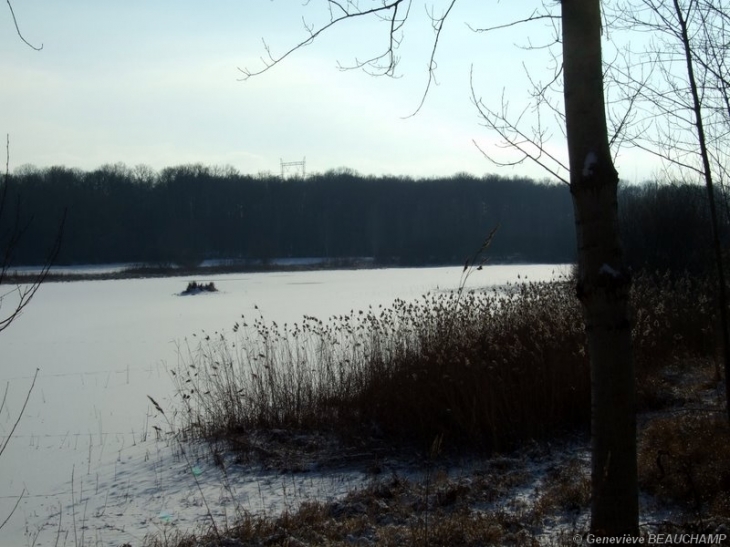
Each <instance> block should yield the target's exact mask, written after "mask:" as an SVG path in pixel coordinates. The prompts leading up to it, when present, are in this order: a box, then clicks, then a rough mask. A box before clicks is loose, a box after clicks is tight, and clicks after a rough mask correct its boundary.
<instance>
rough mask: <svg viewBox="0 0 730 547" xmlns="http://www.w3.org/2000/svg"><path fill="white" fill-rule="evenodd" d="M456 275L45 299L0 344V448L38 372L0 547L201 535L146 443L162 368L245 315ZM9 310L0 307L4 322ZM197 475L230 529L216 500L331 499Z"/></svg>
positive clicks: (361, 304) (441, 281)
mask: <svg viewBox="0 0 730 547" xmlns="http://www.w3.org/2000/svg"><path fill="white" fill-rule="evenodd" d="M567 271H568V268H567V267H565V266H555V265H547V266H546V265H518V266H489V267H485V268H484V270H482V271H478V272H477V271H475V272H474V273H473V274H472V275H471V277H470V278H469V280H468V284H467V286H468V287H471V288H478V287H489V286H493V285H502V284H505V283H507V282H514V281H517V280H518V276H519V278H520V279H525V278H527V279H529V280H533V281H540V280H549V279H552V278H554V277H555V276H557V275H560V274H565V273H567ZM461 273H462V269H461V268H460V267H446V268H418V269H382V270H354V271H353V270H347V271H310V272H295V273H290V272H282V273H260V274H259V273H257V274H228V275H219V276H212V277H208V278H196V279H195V280H196V281H199V282H203V281H204V282H208V281H213V282H215V285H216V286H217V288H218V290H219V292H217V293H210V294H207V293H206V294H199V295H195V296H179V293H180V292H181V291H182V290H183V289H184V288H185V286H186V284H187V281H188V279H187V278H163V279H133V280H118V281H86V282H74V283H48V284H46V285H44V286H43V287H42V288H41V289H40V291H39V292H38V294H37V295H36V297H35V298H34V299H33V301H32V303H31V304H30V305H29V306H28V307H27V308H26V310H25V311H24V312H23V314H22V316H21V317H20V318H18V319H17V320H16V321H15V322H13V324H12V325H11V326H10V327H9V328H8V329H7V330H5V331H4V332H2V333H0V389H2V390H4V389H5V386H6V385H8V386H9V389H8V392H7V398H6V401H5V405H4V407H3V408H2V413H1V414H0V446H2V444H3V443H4V442H5V439H6V438H7V435H8V433H9V431H10V429H11V428H12V426H13V424H14V422H15V419H16V417H17V415H18V413H19V412H20V409H21V407H22V404H23V401H24V399H25V396H26V393H27V390H28V388H29V386H30V384H31V381H32V378H33V375H34V372H35V370H36V369H39V370H40V372H39V374H38V378H37V381H36V385H35V389H34V390H33V392H32V394H31V397H30V401H29V403H28V407H27V409H26V411H25V414H24V416H23V419H22V420H21V422H20V424H19V425H18V427H17V429H16V431H15V433H14V434H13V436H12V439H11V440H10V442H9V444H8V446H7V449H6V451H5V453H3V454H2V457H1V458H0V523H2V521H3V520H4V519H5V518H6V516H7V515H9V514H10V513H11V512H12V509H13V507H14V506H15V505H16V503H17V502H18V498H19V496H21V495H22V498H21V499H20V502H19V504H18V508H17V510H16V511H15V513H14V514H13V515H12V517H11V518H10V520H9V521H8V523H7V524H6V525H5V527H4V528H2V530H0V547H5V546H8V547H11V546H13V547H15V546H22V545H35V546H38V547H40V546H47V545H59V546H62V545H81V544H84V545H122V544H123V543H125V542H130V543H132V544H133V545H138V544H139V542H140V540H141V538H142V537H144V535H145V534H146V533H147V532H155V531H160V530H163V529H165V528H166V527H168V526H180V527H185V526H192V525H195V524H196V523H198V524H199V523H201V522H204V521H203V520H201V517H200V515H205V511H204V508H202V507H200V505H201V504H200V500H199V499H196V496H197V491H196V486H195V484H194V479H193V478H192V477H191V476H190V473H188V472H187V469H188V467H187V466H186V465H185V462H182V461H180V458H178V457H176V456H175V453H176V451H175V450H172V449H171V448H170V447H168V446H166V445H165V443H161V442H156V441H155V440H154V432H153V429H152V426H153V425H155V424H158V425H159V424H160V420H159V417H158V416H157V415H156V413H155V412H154V410H153V409H152V408H151V405H150V403H149V400H148V399H147V396H148V395H150V396H152V397H153V398H154V399H155V400H156V401H158V402H159V403H160V404H161V405H162V407H163V408H165V409H166V411H167V409H171V410H172V409H173V406H174V405H173V401H172V383H171V381H170V378H169V375H168V367H174V366H175V364H176V363H177V348H178V347H179V345H181V344H184V343H185V341H186V340H194V338H193V335H194V334H200V333H201V331H206V332H208V333H213V332H215V331H224V332H230V329H231V327H232V326H233V324H234V323H235V322H236V321H238V320H240V318H241V315H245V316H246V317H248V318H253V317H257V316H258V315H259V312H260V313H261V314H262V315H263V316H264V318H265V319H266V320H267V321H276V322H277V323H279V324H283V323H293V322H298V321H301V319H302V316H303V315H305V314H306V315H311V316H315V317H319V318H320V319H323V320H325V319H328V318H329V317H331V316H333V315H338V314H343V313H346V312H349V311H350V310H359V309H365V308H367V307H368V305H374V306H375V305H378V304H382V305H389V304H390V303H391V302H392V301H393V300H394V299H396V298H401V299H404V300H409V299H415V298H418V297H420V296H421V295H422V294H425V293H427V292H433V291H438V290H452V289H455V288H457V287H458V285H459V282H460V280H461ZM2 289H3V290H2V292H3V293H6V292H7V290H9V289H10V287H7V286H3V287H2ZM11 298H12V295H9V296H6V298H5V302H4V306H7V307H6V308H3V310H4V311H5V312H7V309H9V308H10V305H11V302H10V299H11ZM256 306H257V307H258V310H257V309H256V308H255V307H256ZM0 313H2V310H0ZM0 397H1V395H0ZM195 469H196V475H199V476H200V477H201V481H202V482H204V483H205V485H206V488H210V489H211V490H210V491H209V492H210V495H211V496H213V497H214V498H215V499H216V500H219V499H220V503H219V505H220V506H221V507H219V508H218V509H216V510H215V511H213V512H214V513H215V514H216V515H218V516H220V517H221V518H225V517H226V516H231V513H226V511H225V506H226V504H228V503H230V502H231V500H230V499H228V498H227V497H226V496H234V497H235V498H236V499H235V501H236V502H238V504H239V505H241V506H242V507H244V508H250V509H251V510H261V509H262V508H263V509H267V510H276V509H280V508H281V507H282V505H281V504H282V503H284V502H283V501H282V500H284V499H286V496H284V498H282V496H281V490H282V488H283V489H284V491H286V489H287V488H288V489H289V492H290V495H291V492H292V491H294V492H298V493H299V495H301V496H305V495H323V496H324V495H333V493H336V492H337V485H336V484H333V483H332V482H330V483H327V484H325V483H324V482H323V483H319V484H314V483H313V481H312V480H311V479H307V480H308V481H309V482H308V484H306V485H305V484H303V483H302V484H298V483H297V480H298V479H294V478H291V479H288V480H290V481H292V482H291V484H288V485H287V484H284V483H283V481H284V479H282V478H281V477H274V476H272V477H264V476H257V477H256V478H255V480H254V479H252V478H251V477H248V478H247V477H237V478H235V479H233V480H234V482H235V483H236V484H235V485H233V486H234V488H233V489H231V488H228V489H227V490H226V492H225V493H221V492H220V491H219V490H221V487H220V484H221V481H220V478H219V477H216V476H215V468H212V469H211V468H210V466H209V465H207V464H206V463H205V462H203V461H201V462H200V463H199V464H196V467H195ZM72 477H73V482H72ZM333 480H334V479H333ZM215 489H217V490H215ZM230 490H233V491H230ZM254 492H255V495H254ZM277 493H278V494H277ZM206 497H208V495H206ZM254 497H255V499H253V498H254ZM262 506H263V507H262ZM229 510H230V508H229Z"/></svg>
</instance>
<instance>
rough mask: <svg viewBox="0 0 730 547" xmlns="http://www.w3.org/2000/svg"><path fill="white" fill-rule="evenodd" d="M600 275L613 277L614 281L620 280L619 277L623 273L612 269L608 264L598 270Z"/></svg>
mask: <svg viewBox="0 0 730 547" xmlns="http://www.w3.org/2000/svg"><path fill="white" fill-rule="evenodd" d="M598 273H599V274H608V275H610V276H611V277H613V278H614V279H618V278H619V277H621V272H619V271H618V270H616V269H614V268H612V267H611V266H609V265H608V264H604V265H603V266H601V269H600V270H598Z"/></svg>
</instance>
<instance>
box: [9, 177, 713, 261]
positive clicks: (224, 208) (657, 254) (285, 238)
mask: <svg viewBox="0 0 730 547" xmlns="http://www.w3.org/2000/svg"><path fill="white" fill-rule="evenodd" d="M7 184H8V188H7V191H8V193H7V200H6V207H11V206H13V207H15V211H14V213H13V214H8V213H9V211H7V210H6V214H4V215H2V218H0V233H2V234H7V233H11V232H12V228H13V226H14V225H17V226H19V227H20V228H21V229H22V230H23V233H22V238H21V239H20V244H19V245H17V246H16V248H15V255H14V256H13V262H14V264H16V265H18V264H27V265H32V264H39V263H42V262H43V261H44V260H45V258H46V256H47V252H48V248H49V246H50V245H51V244H52V242H53V238H54V235H55V234H56V232H57V229H58V224H59V221H60V219H61V218H62V216H63V214H64V211H66V216H67V218H66V223H65V227H64V231H63V244H62V247H61V251H60V254H59V256H58V259H57V263H59V264H94V263H116V262H135V263H153V264H164V263H174V264H180V265H185V266H192V265H196V264H198V263H200V262H201V261H203V260H205V259H237V258H243V259H257V260H262V261H267V260H270V259H273V258H302V257H321V258H326V259H341V258H354V257H368V258H372V259H373V260H374V263H375V264H380V265H426V264H429V265H430V264H454V263H463V262H464V260H465V258H466V257H468V256H471V255H473V254H474V253H475V252H476V251H477V250H478V249H479V247H480V245H481V244H482V242H483V241H484V239H485V237H486V236H487V235H488V234H489V232H490V231H491V230H492V229H493V228H494V227H495V226H499V229H498V231H497V233H496V236H495V238H494V240H493V242H492V245H491V247H490V249H489V251H488V254H489V257H490V260H492V261H494V262H516V261H520V262H554V263H558V262H571V261H573V260H574V256H575V236H574V225H573V210H572V204H571V198H570V193H569V190H568V188H567V187H566V186H564V185H555V184H545V183H537V182H535V181H532V180H529V179H525V178H503V177H498V176H494V175H488V176H484V177H481V178H477V177H474V176H471V175H468V174H459V175H455V176H453V177H450V178H433V179H421V180H414V179H411V178H408V177H392V176H386V177H366V176H360V175H357V174H355V173H353V172H351V171H349V170H347V169H340V170H336V171H329V172H327V173H324V174H315V175H312V176H308V177H306V178H304V179H302V178H289V179H282V178H280V177H276V176H271V175H258V176H250V175H242V174H239V173H238V172H236V171H235V170H234V169H232V168H219V167H206V166H202V165H184V166H178V167H171V168H167V169H164V170H162V171H160V172H155V171H153V170H151V169H149V168H146V167H135V168H128V167H126V166H124V165H122V164H117V165H111V166H109V165H107V166H103V167H101V168H99V169H96V170H94V171H90V172H84V171H80V170H76V169H68V168H64V167H51V168H47V169H36V168H32V167H23V168H20V169H18V170H16V171H15V172H14V173H13V174H12V175H11V176H10V177H9V178H8V182H7ZM703 192H704V189H703V188H701V187H697V186H688V185H684V186H655V185H644V186H640V187H628V188H625V189H623V190H622V192H621V196H620V199H621V202H622V203H621V211H622V221H621V222H622V231H623V233H624V240H625V245H626V250H627V252H628V256H629V262H630V263H632V264H634V265H640V264H639V263H641V262H644V261H646V260H651V261H652V266H656V267H671V266H676V265H675V264H673V262H676V261H677V260H678V259H680V258H681V260H682V261H684V263H687V264H689V263H692V264H695V265H697V264H701V263H705V261H706V258H707V257H706V256H705V255H706V253H705V249H706V248H707V244H706V242H707V241H708V237H709V224H708V223H707V218H706V217H707V215H706V197H705V195H704V193H703ZM725 226H727V221H725ZM726 232H727V230H726Z"/></svg>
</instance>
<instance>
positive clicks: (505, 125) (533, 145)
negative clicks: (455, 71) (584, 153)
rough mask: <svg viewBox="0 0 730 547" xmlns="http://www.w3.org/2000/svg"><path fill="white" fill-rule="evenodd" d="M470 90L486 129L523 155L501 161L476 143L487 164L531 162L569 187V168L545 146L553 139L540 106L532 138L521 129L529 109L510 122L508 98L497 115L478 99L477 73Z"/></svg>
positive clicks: (505, 144) (537, 108) (471, 73)
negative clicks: (475, 81) (543, 119)
mask: <svg viewBox="0 0 730 547" xmlns="http://www.w3.org/2000/svg"><path fill="white" fill-rule="evenodd" d="M469 86H470V89H471V96H472V103H473V104H474V106H476V108H477V110H478V112H479V114H480V116H481V117H482V119H483V120H484V125H485V126H487V127H488V128H489V129H491V130H493V131H495V132H496V133H497V134H498V135H499V136H500V138H501V139H502V141H503V142H504V148H511V149H513V150H516V151H518V152H519V154H520V157H519V158H517V159H516V160H513V161H501V160H497V159H495V158H494V157H493V156H491V155H490V154H488V153H487V152H486V151H485V150H484V149H483V148H482V147H480V146H479V145H478V144H477V143H476V141H474V140H472V142H473V143H474V145H475V146H476V147H477V149H478V150H479V151H480V152H481V153H482V155H483V156H484V157H485V158H486V159H487V160H489V161H490V162H491V163H493V164H494V165H498V166H501V167H510V166H515V165H520V164H522V163H524V162H525V161H528V160H529V161H531V162H533V163H535V164H536V165H539V166H540V167H541V168H542V169H544V170H545V171H547V172H548V173H550V175H552V176H553V177H555V178H556V179H557V180H559V181H561V182H563V183H565V184H569V181H568V179H566V178H565V177H564V176H563V175H561V173H560V172H561V171H564V172H568V168H567V167H566V165H565V164H564V163H563V162H561V161H560V160H559V159H558V158H556V157H555V156H553V155H552V154H550V153H549V152H548V151H547V149H546V146H545V145H546V142H547V140H548V139H549V137H548V135H547V134H546V132H545V130H544V129H543V128H542V127H541V125H540V103H539V102H538V103H537V105H536V106H535V111H536V112H537V127H533V128H531V133H532V135H528V134H526V133H525V132H524V131H523V130H522V129H521V128H520V125H521V120H522V117H523V116H524V115H525V113H526V112H527V108H526V109H525V110H523V111H522V113H521V114H520V115H519V116H518V117H517V119H516V120H515V121H510V116H509V114H508V107H509V104H508V103H507V102H506V101H505V100H504V96H503V97H502V111H501V113H497V112H495V111H494V110H492V109H490V108H489V107H487V106H486V105H485V104H484V102H483V101H482V100H481V99H479V98H478V97H477V96H476V91H475V89H474V82H473V70H472V71H471V72H470V75H469ZM528 108H529V107H528Z"/></svg>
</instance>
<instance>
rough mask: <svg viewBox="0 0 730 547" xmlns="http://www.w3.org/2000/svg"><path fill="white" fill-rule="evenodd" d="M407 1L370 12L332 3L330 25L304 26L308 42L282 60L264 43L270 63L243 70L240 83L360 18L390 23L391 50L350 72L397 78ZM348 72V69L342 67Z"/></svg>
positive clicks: (331, 0)
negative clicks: (400, 13) (377, 18)
mask: <svg viewBox="0 0 730 547" xmlns="http://www.w3.org/2000/svg"><path fill="white" fill-rule="evenodd" d="M405 2H406V0H392V1H387V2H385V3H384V4H383V5H382V6H379V7H375V8H370V9H365V10H361V9H359V7H358V6H357V5H356V4H353V3H350V2H348V4H347V6H343V5H342V3H340V2H336V1H334V0H328V4H329V6H330V21H329V22H328V23H326V24H324V25H322V26H321V27H319V28H317V29H315V28H314V27H311V26H309V25H307V24H306V22H305V23H304V27H305V29H306V30H307V34H308V35H309V36H308V37H307V38H305V39H304V40H302V41H300V42H299V43H297V44H296V45H294V46H292V47H291V48H289V49H288V50H287V51H286V52H285V53H283V54H282V55H279V56H274V55H272V54H271V49H270V48H269V46H268V45H267V44H266V42H265V41H264V49H265V50H266V54H267V56H268V59H265V58H262V59H261V60H262V62H263V64H264V67H263V68H261V69H259V70H249V69H248V68H240V67H239V69H238V70H239V71H240V72H241V73H242V74H243V76H242V77H241V78H240V81H245V80H248V79H249V78H251V77H252V76H258V75H260V74H263V73H264V72H267V71H268V70H270V69H271V68H273V67H274V66H276V65H277V64H279V63H280V62H282V61H283V60H284V59H286V58H287V57H289V56H290V55H291V54H292V53H294V52H295V51H298V50H300V49H302V48H303V47H306V46H308V45H310V44H312V43H313V42H314V41H315V40H316V39H317V38H318V37H319V36H320V35H321V34H323V33H324V32H326V31H328V30H329V29H331V28H332V27H334V26H336V25H337V24H339V23H342V22H343V21H347V20H350V19H357V18H360V17H367V16H380V17H383V18H384V20H387V21H390V31H389V40H388V47H387V48H386V50H385V52H383V53H381V54H379V55H376V56H375V57H373V58H371V59H368V60H366V61H357V60H356V61H355V65H354V66H353V67H348V68H363V67H366V66H370V67H373V68H375V69H376V71H377V72H379V73H380V75H385V76H394V74H395V68H396V66H397V64H398V60H397V57H396V56H395V53H394V52H395V49H397V47H398V44H399V43H400V42H399V40H398V39H397V38H396V34H397V32H398V31H399V30H400V29H401V28H402V27H403V24H404V23H405V21H406V19H407V18H408V14H409V13H410V7H411V0H408V2H407V3H406V13H405V14H404V15H403V16H402V17H399V16H398V10H399V8H400V7H401V4H403V3H405ZM333 5H334V6H336V8H337V9H338V10H339V11H340V12H341V14H339V15H337V16H335V14H334V13H333V11H332V8H331V7H332V6H333ZM384 13H390V15H388V16H387V17H385V16H384V15H383V14H384ZM383 59H387V62H386V63H385V64H384V65H380V64H379V63H380V61H382V60H383ZM340 68H345V67H340Z"/></svg>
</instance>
